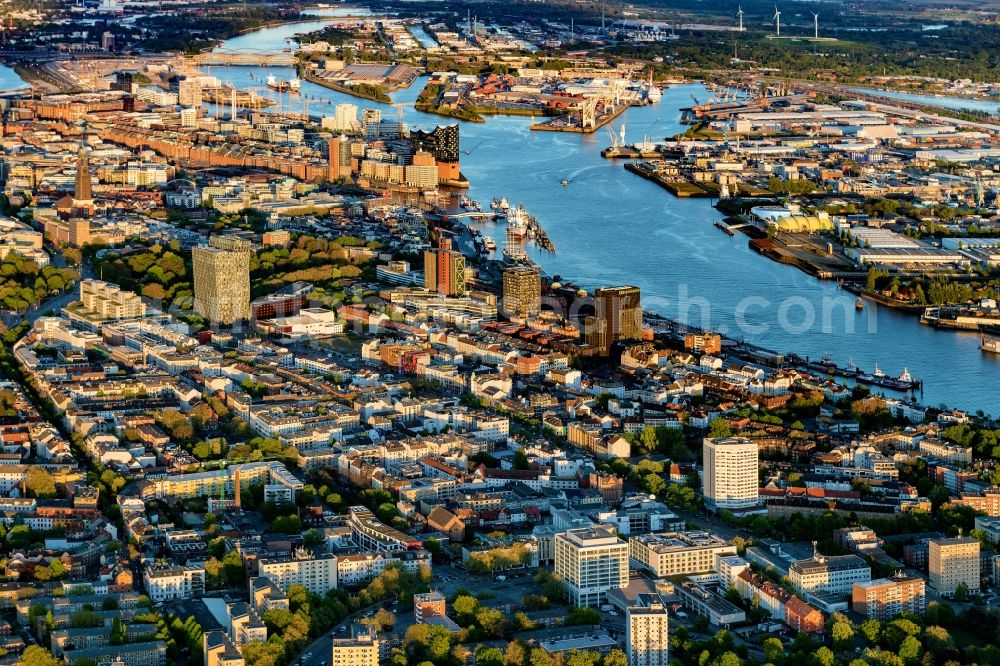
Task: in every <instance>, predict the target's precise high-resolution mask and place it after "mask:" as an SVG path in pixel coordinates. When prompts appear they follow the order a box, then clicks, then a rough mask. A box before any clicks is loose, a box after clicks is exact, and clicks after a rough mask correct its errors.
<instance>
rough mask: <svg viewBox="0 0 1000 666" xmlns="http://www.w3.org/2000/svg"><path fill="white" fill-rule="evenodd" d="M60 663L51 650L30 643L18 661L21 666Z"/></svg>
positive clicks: (53, 665)
mask: <svg viewBox="0 0 1000 666" xmlns="http://www.w3.org/2000/svg"><path fill="white" fill-rule="evenodd" d="M60 663H61V662H60V661H59V660H58V659H56V658H55V657H53V656H52V653H51V652H49V651H48V650H46V649H45V648H43V647H41V646H39V645H29V646H28V647H27V648H26V649H25V650H24V654H22V655H21V659H20V661H19V662H18V664H19V666H59V665H60Z"/></svg>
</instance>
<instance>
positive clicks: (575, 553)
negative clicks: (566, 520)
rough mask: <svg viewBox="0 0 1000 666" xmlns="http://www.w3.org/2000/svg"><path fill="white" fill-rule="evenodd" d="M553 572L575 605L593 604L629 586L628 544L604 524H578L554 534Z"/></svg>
mask: <svg viewBox="0 0 1000 666" xmlns="http://www.w3.org/2000/svg"><path fill="white" fill-rule="evenodd" d="M554 545H555V573H556V575H557V576H559V577H560V578H562V580H563V581H564V582H565V584H566V587H567V589H568V591H569V597H570V602H571V603H572V604H573V605H575V606H596V605H597V604H599V603H601V602H602V601H604V599H605V598H606V595H607V593H608V592H609V591H610V590H615V589H621V588H623V587H625V586H627V585H628V544H626V543H625V542H624V541H621V540H620V539H619V538H618V535H617V534H616V533H615V531H614V530H613V529H611V528H609V527H606V526H594V527H580V528H576V529H571V530H567V531H566V532H563V533H561V534H557V535H556V537H555V543H554Z"/></svg>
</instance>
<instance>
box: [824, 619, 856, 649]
mask: <svg viewBox="0 0 1000 666" xmlns="http://www.w3.org/2000/svg"><path fill="white" fill-rule="evenodd" d="M830 636H831V637H832V638H833V646H834V647H835V648H837V649H838V650H846V649H847V648H848V646H849V644H850V643H851V641H853V640H854V630H853V629H851V625H849V624H847V623H846V622H834V624H833V629H832V630H831V631H830Z"/></svg>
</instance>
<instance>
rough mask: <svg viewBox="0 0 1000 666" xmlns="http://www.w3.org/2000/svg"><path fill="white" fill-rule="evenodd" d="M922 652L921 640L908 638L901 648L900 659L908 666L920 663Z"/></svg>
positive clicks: (904, 640)
mask: <svg viewBox="0 0 1000 666" xmlns="http://www.w3.org/2000/svg"><path fill="white" fill-rule="evenodd" d="M922 652H923V648H922V647H921V645H920V640H919V639H917V637H915V636H907V637H906V638H904V639H903V642H902V643H901V644H900V646H899V658H900V659H902V660H903V661H904V662H905V663H906V664H907V665H908V666H910V665H911V664H916V663H918V662H919V661H920V655H921V653H922Z"/></svg>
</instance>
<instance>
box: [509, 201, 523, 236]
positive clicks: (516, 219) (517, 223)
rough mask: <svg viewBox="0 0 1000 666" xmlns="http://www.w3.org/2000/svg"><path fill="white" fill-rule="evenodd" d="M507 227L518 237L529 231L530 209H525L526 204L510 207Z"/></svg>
mask: <svg viewBox="0 0 1000 666" xmlns="http://www.w3.org/2000/svg"><path fill="white" fill-rule="evenodd" d="M507 229H508V231H509V232H510V233H511V234H513V235H514V236H516V237H518V238H524V235H525V234H526V233H528V211H526V210H524V206H517V207H515V208H510V207H508V210H507Z"/></svg>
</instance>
